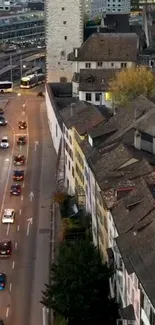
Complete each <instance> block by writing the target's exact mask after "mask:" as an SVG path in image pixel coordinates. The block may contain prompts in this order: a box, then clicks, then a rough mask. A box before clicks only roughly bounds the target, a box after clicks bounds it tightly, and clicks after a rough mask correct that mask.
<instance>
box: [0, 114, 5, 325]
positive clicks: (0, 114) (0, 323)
mask: <svg viewBox="0 0 155 325" xmlns="http://www.w3.org/2000/svg"><path fill="white" fill-rule="evenodd" d="M3 114H4V109H2V108H0V115H3ZM0 325H1V323H0Z"/></svg>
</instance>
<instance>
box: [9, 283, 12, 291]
mask: <svg viewBox="0 0 155 325" xmlns="http://www.w3.org/2000/svg"><path fill="white" fill-rule="evenodd" d="M9 290H10V291H12V283H10V286H9Z"/></svg>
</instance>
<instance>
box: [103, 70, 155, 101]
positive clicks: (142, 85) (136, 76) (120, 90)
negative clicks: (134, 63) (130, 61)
mask: <svg viewBox="0 0 155 325" xmlns="http://www.w3.org/2000/svg"><path fill="white" fill-rule="evenodd" d="M109 91H110V92H111V96H112V99H113V101H114V103H118V104H126V103H127V102H129V101H131V100H132V99H134V98H136V97H138V96H139V95H141V94H143V95H146V96H147V97H150V96H151V95H153V94H154V93H155V76H154V74H153V73H152V71H151V70H150V69H149V68H148V67H145V66H139V67H132V68H127V69H123V70H121V71H120V72H119V73H117V74H116V76H115V77H114V79H112V80H111V81H110V82H109Z"/></svg>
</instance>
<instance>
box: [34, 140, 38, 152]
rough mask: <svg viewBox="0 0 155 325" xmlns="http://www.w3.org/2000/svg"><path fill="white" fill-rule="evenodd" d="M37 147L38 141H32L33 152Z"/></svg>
mask: <svg viewBox="0 0 155 325" xmlns="http://www.w3.org/2000/svg"><path fill="white" fill-rule="evenodd" d="M38 145H39V141H34V151H36V150H37V146H38Z"/></svg>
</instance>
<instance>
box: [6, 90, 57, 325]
mask: <svg viewBox="0 0 155 325" xmlns="http://www.w3.org/2000/svg"><path fill="white" fill-rule="evenodd" d="M1 98H2V99H3V98H4V99H6V98H9V101H8V103H7V105H6V106H5V108H4V111H5V113H4V116H5V117H6V119H7V121H8V125H7V126H1V127H0V139H1V138H2V137H3V136H8V138H9V143H10V148H9V149H0V150H1V151H0V190H1V191H0V218H2V215H3V212H4V209H6V208H12V209H15V212H16V215H15V223H14V224H10V225H9V224H8V225H4V224H2V223H1V224H0V240H11V241H12V246H13V251H12V255H11V257H8V258H1V259H0V272H4V273H6V275H7V283H6V288H5V289H4V291H1V292H0V318H1V319H3V320H4V323H5V324H6V325H21V324H22V325H27V324H31V325H36V324H37V325H42V324H44V325H45V323H46V322H45V321H46V316H47V313H46V310H45V309H44V308H43V306H42V305H41V304H40V300H41V290H43V289H44V283H47V282H48V263H49V236H50V231H49V230H50V204H51V198H52V193H53V191H54V189H55V160H56V157H55V152H54V149H53V147H52V141H51V138H50V133H49V130H48V122H47V116H46V109H45V104H44V100H43V99H42V98H37V97H36V96H34V95H31V93H30V95H28V94H27V95H26V96H24V95H21V96H17V94H11V95H5V96H1ZM1 98H0V100H1ZM23 104H24V105H23ZM19 120H25V121H26V122H27V129H26V130H22V131H21V130H19V129H18V121H19ZM19 135H25V136H26V140H27V144H26V145H24V146H17V144H16V142H17V138H18V136H19ZM19 153H20V154H22V155H24V156H25V157H26V163H25V165H24V167H23V166H21V167H18V168H19V169H24V171H25V180H24V181H23V182H21V185H22V192H21V195H20V196H17V197H16V196H10V186H11V185H12V184H13V183H16V182H13V179H12V175H13V170H14V169H18V168H17V167H15V166H14V164H13V157H14V155H16V154H19ZM0 222H1V221H0Z"/></svg>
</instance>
